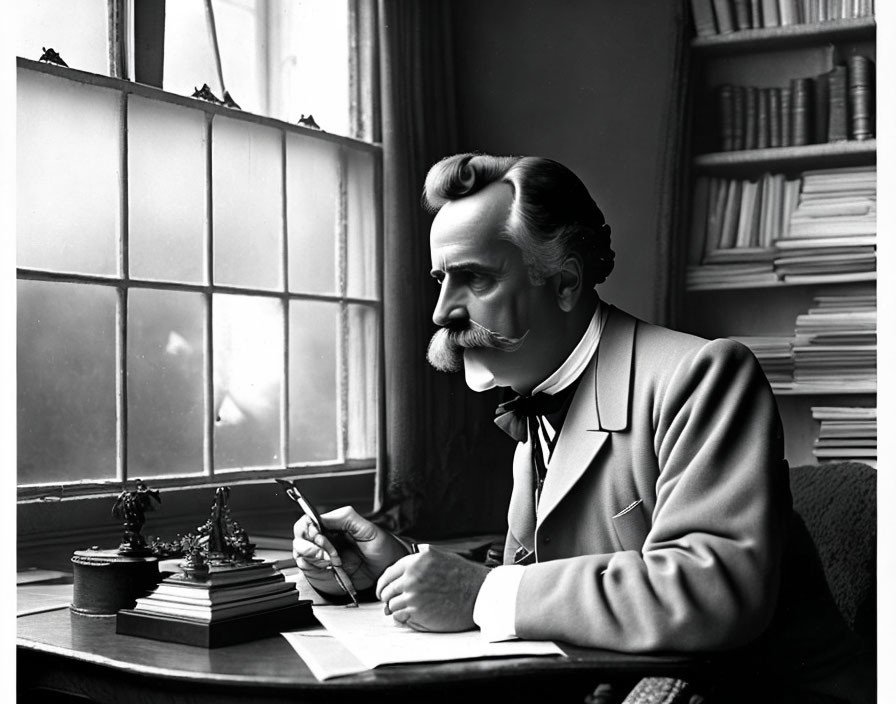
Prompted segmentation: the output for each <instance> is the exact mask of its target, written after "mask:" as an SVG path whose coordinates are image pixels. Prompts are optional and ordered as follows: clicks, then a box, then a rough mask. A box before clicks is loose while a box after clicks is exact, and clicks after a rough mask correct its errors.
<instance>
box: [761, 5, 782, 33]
mask: <svg viewBox="0 0 896 704" xmlns="http://www.w3.org/2000/svg"><path fill="white" fill-rule="evenodd" d="M780 24H781V20H780V17H779V14H778V0H762V26H763V27H778V26H779V25H780Z"/></svg>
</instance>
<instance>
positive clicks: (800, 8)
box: [691, 0, 874, 37]
mask: <svg viewBox="0 0 896 704" xmlns="http://www.w3.org/2000/svg"><path fill="white" fill-rule="evenodd" d="M691 14H692V15H693V19H694V29H695V31H696V32H697V36H698V37H708V36H713V35H715V34H730V33H732V32H740V31H742V30H745V29H764V28H768V27H788V26H790V25H794V24H814V23H816V22H828V21H831V20H840V19H855V18H859V17H873V16H874V0H691Z"/></svg>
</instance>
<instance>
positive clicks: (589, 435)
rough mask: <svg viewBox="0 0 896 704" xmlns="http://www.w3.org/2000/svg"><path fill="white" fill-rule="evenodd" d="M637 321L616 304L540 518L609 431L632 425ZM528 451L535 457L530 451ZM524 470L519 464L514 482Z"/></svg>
mask: <svg viewBox="0 0 896 704" xmlns="http://www.w3.org/2000/svg"><path fill="white" fill-rule="evenodd" d="M635 325H636V321H635V319H634V318H632V317H631V316H629V315H628V314H626V313H623V312H622V311H620V310H619V309H618V308H616V307H615V306H613V307H611V309H610V313H609V317H608V319H607V327H606V329H605V330H604V332H603V333H602V335H601V340H600V344H599V345H598V348H597V352H596V353H595V355H594V358H593V359H592V360H591V362H590V364H589V365H588V367H587V368H586V369H585V372H584V374H583V376H582V382H581V383H580V384H579V388H578V389H576V393H575V396H573V400H572V404H571V405H570V408H569V413H568V414H567V416H566V420H565V421H564V423H563V428H562V429H561V431H560V437H559V438H558V439H557V446H556V447H555V448H554V454H553V456H552V457H551V462H550V469H549V470H548V475H547V480H546V481H545V484H544V488H543V489H542V493H541V499H540V501H539V505H538V523H539V524H540V523H541V522H543V521H544V520H545V518H546V517H547V516H548V515H549V514H550V513H551V511H553V510H554V508H556V506H557V504H559V503H560V501H561V500H562V499H563V497H564V496H566V494H567V493H569V491H570V490H571V489H572V487H573V486H574V485H575V483H576V482H577V481H578V480H579V478H580V477H581V476H582V474H583V473H584V472H585V470H586V469H588V467H589V466H590V465H591V462H592V461H593V460H594V457H595V456H596V455H597V453H598V452H599V451H600V449H601V447H603V444H604V443H605V442H606V440H607V438H608V436H609V433H610V432H615V431H621V430H625V429H626V428H627V427H628V417H629V402H630V401H629V399H630V395H631V393H630V388H629V387H630V384H631V367H632V353H633V349H634V336H635ZM517 454H518V455H519V454H523V453H517ZM525 455H526V458H527V459H529V458H530V453H529V452H526V453H525ZM515 464H516V463H515ZM529 471H530V473H531V468H530V469H529ZM519 473H521V470H519V469H518V468H517V467H516V466H514V484H516V482H517V481H518V474H519ZM514 493H516V492H514Z"/></svg>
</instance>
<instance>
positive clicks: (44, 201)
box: [16, 69, 121, 275]
mask: <svg viewBox="0 0 896 704" xmlns="http://www.w3.org/2000/svg"><path fill="white" fill-rule="evenodd" d="M17 75H18V83H17V97H18V104H17V120H16V129H17V133H16V207H17V209H16V217H17V224H16V246H17V261H18V264H19V266H23V267H34V268H40V269H58V270H65V271H74V272H80V273H88V274H107V275H109V274H112V275H114V274H116V273H117V272H118V232H119V222H120V213H121V205H120V202H119V199H120V195H119V194H120V187H119V182H120V174H121V167H120V161H119V160H120V151H121V138H120V127H119V125H120V121H121V119H120V112H121V111H120V107H119V103H120V97H119V95H118V93H115V92H113V91H110V90H106V89H103V88H94V87H91V86H85V85H82V84H80V83H73V82H72V81H68V80H66V79H63V78H55V77H53V76H47V75H44V74H40V73H35V72H34V71H29V70H27V69H19V71H18V74H17Z"/></svg>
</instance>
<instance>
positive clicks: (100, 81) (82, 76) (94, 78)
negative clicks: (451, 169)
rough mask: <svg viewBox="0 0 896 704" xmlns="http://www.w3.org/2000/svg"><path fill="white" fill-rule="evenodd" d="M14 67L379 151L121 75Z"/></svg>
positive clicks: (23, 63) (29, 63) (22, 63)
mask: <svg viewBox="0 0 896 704" xmlns="http://www.w3.org/2000/svg"><path fill="white" fill-rule="evenodd" d="M16 67H17V68H24V69H28V70H30V71H36V72H38V73H45V74H48V75H50V76H57V77H59V78H67V79H69V80H71V81H77V82H79V83H83V84H86V85H92V86H98V87H100V88H110V89H113V90H117V91H121V92H122V93H132V94H134V95H139V96H142V97H144V98H150V99H152V100H157V101H160V102H163V103H168V104H171V105H180V106H181V107H187V108H193V109H194V110H203V111H204V112H207V113H209V114H212V115H221V116H222V117H228V118H232V119H235V120H242V121H244V122H252V123H255V124H258V125H266V126H268V127H274V128H276V129H282V130H286V131H287V132H292V133H295V134H301V135H306V136H313V137H315V138H317V139H322V140H324V141H328V142H335V143H336V144H348V145H351V146H352V147H353V148H356V149H357V148H361V149H367V150H369V151H375V152H378V151H379V150H380V144H379V143H376V142H365V141H363V140H360V139H354V138H352V137H344V136H342V135H338V134H331V133H329V132H326V131H325V130H316V129H312V128H310V127H303V126H301V125H298V124H293V123H291V122H284V121H283V120H278V119H276V118H273V117H266V116H264V115H257V114H255V113H251V112H246V111H244V110H239V109H235V108H228V107H225V106H224V105H217V104H215V103H210V102H208V101H206V100H202V99H200V98H193V97H190V96H185V95H178V94H176V93H169V92H167V91H164V90H162V89H160V88H156V87H154V86H149V85H146V84H144V83H136V82H134V81H127V80H124V79H121V78H112V77H111V76H104V75H102V74H99V73H90V72H89V71H81V70H79V69H75V68H70V67H68V66H58V65H56V64H50V63H46V62H44V61H34V60H33V59H25V58H22V57H21V56H17V57H16Z"/></svg>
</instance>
